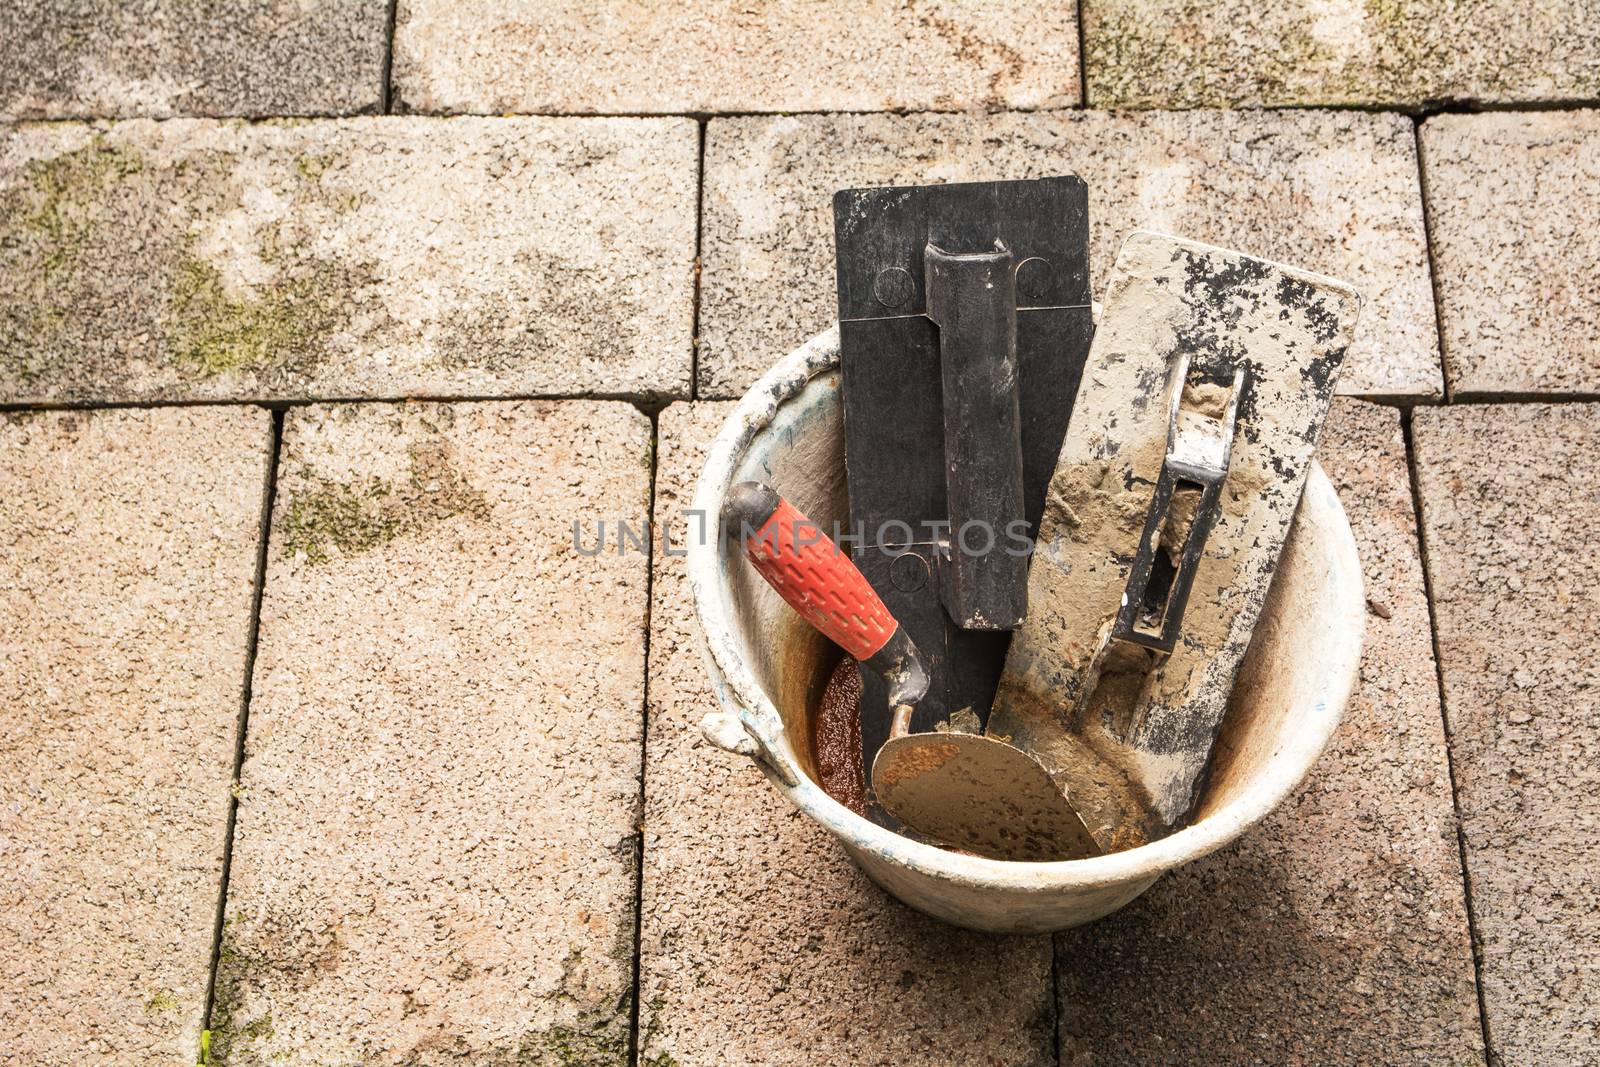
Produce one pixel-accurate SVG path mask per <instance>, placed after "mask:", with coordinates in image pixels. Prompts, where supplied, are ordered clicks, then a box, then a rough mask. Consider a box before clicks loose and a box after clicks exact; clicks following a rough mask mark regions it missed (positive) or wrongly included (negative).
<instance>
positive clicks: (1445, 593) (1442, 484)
mask: <svg viewBox="0 0 1600 1067" xmlns="http://www.w3.org/2000/svg"><path fill="white" fill-rule="evenodd" d="M1414 419H1415V424H1414V433H1415V439H1416V452H1417V473H1418V480H1419V486H1420V489H1421V496H1422V513H1423V522H1424V531H1425V534H1426V545H1427V557H1428V573H1429V576H1430V577H1431V579H1432V587H1433V596H1434V613H1435V619H1436V624H1437V634H1438V647H1439V660H1440V664H1441V666H1442V668H1443V677H1444V698H1445V710H1446V714H1447V716H1448V721H1449V724H1450V745H1451V750H1452V752H1453V753H1454V755H1455V768H1456V785H1457V790H1458V794H1459V800H1460V807H1461V821H1462V825H1463V828H1464V830H1465V833H1466V842H1467V869H1468V872H1469V873H1470V874H1471V886H1472V900H1473V908H1474V914H1475V918H1476V921H1477V922H1476V925H1477V933H1478V938H1479V940H1480V942H1481V945H1482V949H1481V951H1482V957H1483V992H1484V1001H1485V1004H1486V1007H1487V1009H1488V1021H1489V1039H1490V1041H1491V1043H1492V1044H1493V1046H1494V1048H1493V1051H1494V1053H1495V1054H1496V1056H1497V1057H1498V1060H1497V1061H1496V1062H1498V1063H1503V1064H1506V1065H1513V1064H1515V1065H1523V1064H1528V1065H1532V1064H1539V1065H1551V1067H1565V1065H1577V1064H1585V1063H1592V1062H1593V1061H1594V1055H1595V1020H1596V1019H1597V1018H1600V985H1597V984H1596V982H1595V975H1596V974H1600V886H1597V884H1596V881H1595V876H1594V872H1595V870H1596V868H1597V866H1600V837H1597V836H1596V834H1595V826H1596V825H1597V824H1600V720H1597V719H1596V716H1595V706H1596V702H1597V697H1600V661H1597V660H1596V659H1595V657H1594V655H1593V648H1594V645H1595V642H1596V641H1597V640H1600V591H1597V587H1596V585H1595V581H1594V571H1593V566H1592V562H1591V560H1592V556H1593V553H1594V544H1595V537H1594V528H1595V523H1596V522H1597V521H1600V473H1596V469H1595V464H1594V452H1595V450H1596V449H1597V448H1600V405H1596V404H1568V405H1559V406H1546V405H1520V404H1518V405H1494V406H1484V407H1475V406H1460V407H1451V408H1443V409H1439V410H1427V411H1420V410H1419V411H1418V412H1416V414H1415V415H1414Z"/></svg>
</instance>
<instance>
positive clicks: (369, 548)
mask: <svg viewBox="0 0 1600 1067" xmlns="http://www.w3.org/2000/svg"><path fill="white" fill-rule="evenodd" d="M649 449H650V427H649V423H648V421H647V420H646V419H645V417H644V416H643V415H641V414H640V413H639V412H638V411H637V410H636V409H634V408H633V407H631V406H629V405H626V404H621V403H614V402H613V403H608V402H596V401H558V402H552V401H543V402H538V401H523V402H503V403H482V404H455V405H437V404H406V405H394V406H391V405H350V406H336V407H311V408H303V409H296V410H294V411H291V412H290V414H289V416H288V418H287V420H286V424H285V433H284V441H283V446H282V451H283V460H282V462H281V466H280V470H279V475H278V488H277V498H276V504H275V506H274V515H273V527H272V535H271V542H270V547H269V559H268V569H267V584H266V592H265V598H264V602H263V604H262V613H261V636H260V647H259V651H258V653H257V661H256V671H255V681H254V695H253V697H252V701H251V708H250V722H249V730H248V734H247V747H246V762H245V766H244V772H243V777H242V785H241V790H240V792H241V796H240V801H239V812H238V826H237V831H236V834H235V841H234V853H233V866H232V870H231V875H230V882H229V891H228V906H227V921H226V925H225V927H224V931H223V941H222V959H221V966H220V969H219V972H218V979H217V981H218V986H217V994H216V1006H215V1008H214V1009H213V1012H212V1017H211V1025H212V1028H213V1030H214V1031H216V1035H215V1040H214V1044H215V1046H216V1048H217V1049H218V1052H219V1054H220V1056H221V1057H222V1062H226V1063H229V1064H233V1065H235V1067H237V1065H240V1064H267V1063H270V1064H273V1065H275V1067H277V1065H283V1067H296V1065H308V1067H309V1065H323V1064H329V1063H339V1064H345V1063H356V1062H359V1063H362V1064H374V1065H378V1064H389V1065H399V1064H417V1065H422V1064H428V1065H431V1064H441V1063H447V1062H448V1063H458V1062H459V1063H473V1064H478V1063H483V1064H502V1063H503V1064H509V1063H512V1062H515V1063H518V1064H529V1065H533V1067H557V1065H563V1067H564V1065H566V1064H575V1063H596V1064H600V1063H605V1064H611V1063H625V1062H626V1055H627V1044H628V1033H629V1020H630V1009H631V995H632V989H633V947H634V914H635V911H634V885H635V878H636V854H637V842H638V838H637V820H638V817H639V773H640V751H641V737H640V734H641V729H642V726H641V723H642V715H643V707H644V704H643V701H644V692H643V687H644V636H645V634H644V628H645V617H646V608H647V604H646V595H647V594H646V583H647V579H648V575H647V571H646V568H647V566H648V560H647V559H646V557H645V554H644V553H643V552H634V553H632V554H629V555H618V554H615V553H610V552H607V553H605V554H602V555H599V556H596V557H594V558H587V557H585V556H583V555H581V554H580V553H579V552H578V551H577V550H576V548H575V545H574V542H573V523H574V522H575V521H581V522H582V523H583V524H584V525H585V528H589V529H592V528H593V524H594V523H596V522H598V521H600V520H602V519H603V520H604V521H606V522H607V523H614V522H617V521H627V522H629V523H631V524H632V526H633V528H635V529H639V528H641V527H642V525H643V523H644V521H645V519H646V516H647V514H648V499H649V480H650V472H649V458H648V457H649ZM587 543H589V544H591V545H592V542H587Z"/></svg>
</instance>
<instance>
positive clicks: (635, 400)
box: [0, 390, 688, 414]
mask: <svg viewBox="0 0 1600 1067" xmlns="http://www.w3.org/2000/svg"><path fill="white" fill-rule="evenodd" d="M686 399H688V398H687V397H684V396H680V395H678V394H677V393H672V392H665V393H662V392H656V391H654V390H646V391H644V392H637V393H630V392H614V393H608V392H582V391H579V392H571V393H505V394H476V393H459V394H456V393H440V394H436V395H425V396H409V395H400V396H396V395H389V396H384V395H377V396H313V397H293V398H281V397H280V398H265V397H253V396H243V397H222V398H219V399H214V400H213V399H205V400H195V399H172V400H159V399H158V400H40V401H30V400H17V401H4V402H0V414H5V413H8V412H30V411H98V410H102V409H103V410H110V411H118V410H124V409H127V410H134V411H144V410H149V409H153V408H203V407H238V406H241V405H249V406H252V407H263V408H267V409H268V410H270V411H278V412H283V411H290V410H292V409H294V408H303V407H309V406H311V405H313V404H489V403H499V402H506V403H511V402H513V401H519V400H606V401H615V402H619V403H626V404H634V405H636V406H639V407H644V408H656V409H660V408H663V407H666V406H667V405H668V404H670V403H672V401H674V400H686Z"/></svg>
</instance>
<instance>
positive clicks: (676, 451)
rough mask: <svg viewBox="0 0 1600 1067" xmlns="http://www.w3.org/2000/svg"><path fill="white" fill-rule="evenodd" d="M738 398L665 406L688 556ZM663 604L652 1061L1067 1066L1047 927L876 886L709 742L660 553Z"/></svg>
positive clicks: (653, 730) (651, 824)
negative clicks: (1039, 932) (899, 895)
mask: <svg viewBox="0 0 1600 1067" xmlns="http://www.w3.org/2000/svg"><path fill="white" fill-rule="evenodd" d="M731 409H732V405H730V404H715V403H700V404H693V405H689V404H674V405H672V406H671V407H669V408H667V409H666V410H665V411H664V412H663V413H662V415H661V419H660V433H659V442H660V444H659V450H660V461H659V468H658V472H657V475H656V519H657V527H658V528H665V527H666V524H667V523H669V522H670V523H671V528H672V531H673V536H674V538H675V541H674V545H675V548H674V551H681V549H682V546H683V544H684V543H685V541H686V538H687V537H688V536H690V535H691V534H692V533H693V532H694V531H695V529H696V527H695V526H694V525H693V524H692V520H689V521H685V519H684V518H683V516H684V509H686V508H688V506H689V501H690V498H691V497H692V495H693V491H694V483H695V480H696V478H697V477H698V475H699V472H700V467H701V464H702V463H703V461H704V458H705V456H704V452H705V448H706V446H707V445H709V444H710V442H711V439H712V438H713V437H714V436H715V434H716V431H717V429H718V428H719V427H720V426H721V423H722V420H723V419H724V418H726V417H727V414H728V412H729V411H730V410H731ZM657 547H658V549H660V548H661V547H662V546H660V545H658V546H657ZM652 599H653V602H654V609H653V611H652V613H651V637H650V713H649V741H648V749H647V751H648V756H647V762H646V769H645V867H644V896H643V905H642V934H641V960H640V968H641V970H640V982H641V986H640V990H641V991H640V998H641V999H640V1007H641V1010H640V1017H639V1022H640V1034H641V1047H640V1062H641V1063H643V1064H651V1065H658V1067H660V1065H668V1064H671V1065H676V1067H696V1065H714V1067H721V1065H723V1064H742V1065H745V1064H747V1065H755V1064H760V1065H763V1067H773V1065H783V1064H789V1065H794V1067H803V1065H810V1064H860V1065H862V1067H885V1065H891V1064H893V1065H898V1064H906V1065H919V1064H929V1065H941V1067H942V1065H945V1064H953V1063H962V1064H967V1063H971V1064H985V1065H993V1067H1044V1065H1047V1064H1049V1065H1053V1064H1054V1063H1055V1057H1054V1051H1053V1044H1054V1039H1053V1035H1052V1033H1051V1025H1052V1019H1053V1008H1052V1005H1051V996H1052V994H1051V984H1050V982H1051V979H1050V941H1049V939H1048V938H1047V937H996V936H990V935H983V934H976V933H972V932H969V931H963V930H957V929H955V928H954V927H949V926H945V925H943V924H941V923H939V922H936V921H935V920H933V919H929V918H927V917H926V916H923V915H920V914H918V913H916V912H913V911H911V910H910V909H908V908H906V907H905V906H903V905H901V904H900V903H898V902H897V901H895V900H894V899H892V898H891V897H889V896H887V895H886V894H885V893H883V892H882V891H881V890H879V889H878V888H877V887H875V886H874V885H872V883H870V882H868V881H867V879H866V877H865V876H864V875H862V874H861V873H860V872H859V871H857V870H856V868H855V867H854V866H852V865H851V863H850V861H849V859H848V858H847V857H846V856H845V853H844V851H843V849H842V848H840V846H839V845H838V844H837V843H836V842H835V841H834V839H833V838H832V837H831V836H830V835H829V834H828V833H827V832H826V831H824V830H822V829H821V828H820V827H817V826H816V825H815V824H813V823H811V822H810V821H809V820H807V819H806V818H805V816H803V815H801V814H800V813H799V812H798V811H796V810H794V809H793V808H792V807H790V806H789V804H788V802H787V801H785V800H784V799H783V797H782V796H781V794H779V793H778V791H777V790H776V789H775V788H773V787H772V786H771V785H769V784H768V783H767V782H766V780H765V779H764V778H763V777H762V776H761V774H760V773H759V772H758V771H757V770H756V768H755V766H754V765H753V764H752V763H751V762H750V761H749V760H746V759H744V758H742V757H735V756H732V755H730V754H728V753H726V752H723V751H722V750H721V749H717V748H714V747H712V746H711V744H710V743H709V742H707V741H705V740H704V739H703V738H702V737H701V735H700V725H699V724H700V720H701V718H702V717H703V716H704V715H705V713H706V712H708V711H710V710H712V709H713V708H714V707H715V706H716V702H715V698H714V697H713V696H712V694H711V692H710V686H709V684H708V683H707V681H706V675H705V670H704V667H703V666H702V664H701V660H700V656H699V653H698V651H697V649H696V644H695V638H694V636H693V634H694V630H693V627H694V625H695V624H694V621H693V620H694V609H693V606H692V604H691V601H690V597H689V589H688V581H687V578H686V576H685V574H684V567H683V559H682V558H681V557H678V556H673V557H666V556H663V555H662V554H660V552H659V551H658V555H657V558H656V563H655V579H654V588H653V597H652Z"/></svg>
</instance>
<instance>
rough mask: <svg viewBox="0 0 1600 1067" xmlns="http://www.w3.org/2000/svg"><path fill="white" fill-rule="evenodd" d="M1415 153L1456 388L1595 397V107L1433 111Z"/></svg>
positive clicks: (1599, 172)
mask: <svg viewBox="0 0 1600 1067" xmlns="http://www.w3.org/2000/svg"><path fill="white" fill-rule="evenodd" d="M1596 26H1597V31H1596V32H1597V33H1600V20H1597V22H1596ZM1422 158H1423V163H1424V174H1425V176H1426V179H1427V186H1428V189H1427V196H1428V212H1429V214H1428V219H1429V229H1430V230H1431V232H1432V235H1433V257H1434V265H1435V269H1436V270H1437V271H1438V279H1439V318H1440V330H1441V333H1442V337H1441V341H1442V342H1443V347H1444V361H1445V369H1446V373H1447V374H1448V375H1449V378H1450V387H1451V391H1452V392H1453V393H1454V394H1455V395H1456V396H1457V397H1470V396H1473V395H1482V394H1488V393H1507V392H1509V393H1517V394H1524V395H1526V394H1538V393H1562V392H1573V391H1577V392H1584V393H1590V394H1593V393H1600V227H1596V225H1595V219H1596V218H1600V112H1594V111H1568V112H1548V113H1538V114H1522V115H1516V114H1494V113H1491V114H1485V115H1440V116H1438V117H1436V118H1432V119H1429V120H1428V121H1427V122H1426V123H1424V124H1423V126H1422Z"/></svg>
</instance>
